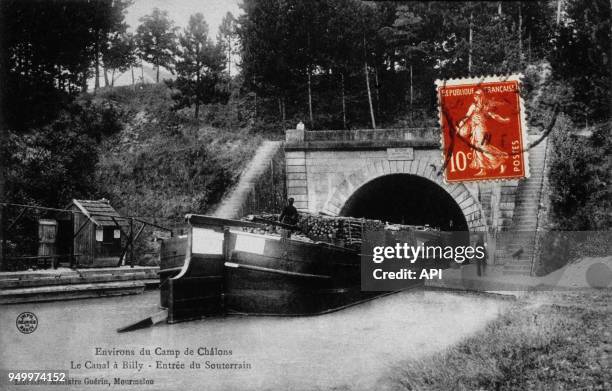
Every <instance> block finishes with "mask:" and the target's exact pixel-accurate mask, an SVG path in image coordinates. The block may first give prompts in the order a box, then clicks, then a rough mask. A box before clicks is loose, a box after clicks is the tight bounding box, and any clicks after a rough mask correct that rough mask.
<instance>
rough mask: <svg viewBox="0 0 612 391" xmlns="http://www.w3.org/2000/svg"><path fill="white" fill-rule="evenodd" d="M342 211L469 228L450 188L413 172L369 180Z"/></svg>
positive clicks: (446, 228)
mask: <svg viewBox="0 0 612 391" xmlns="http://www.w3.org/2000/svg"><path fill="white" fill-rule="evenodd" d="M340 215H341V216H351V217H364V218H370V219H377V220H382V221H388V222H389V223H397V224H407V225H426V224H428V225H429V226H431V227H437V228H440V229H441V230H443V231H467V230H468V224H467V221H466V219H465V216H464V215H463V212H462V211H461V208H460V207H459V205H457V203H456V202H455V200H454V199H453V198H452V197H451V195H450V194H448V193H447V192H446V190H444V189H443V188H442V187H440V186H439V185H438V184H436V183H434V182H432V181H430V180H429V179H426V178H423V177H419V176H416V175H409V174H392V175H385V176H382V177H379V178H376V179H374V180H372V181H370V182H368V183H366V184H365V185H363V186H361V187H360V188H359V189H357V191H355V193H353V195H351V197H349V199H348V200H347V201H346V203H345V205H344V207H343V208H342V209H341V211H340Z"/></svg>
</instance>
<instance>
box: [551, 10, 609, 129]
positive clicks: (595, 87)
mask: <svg viewBox="0 0 612 391" xmlns="http://www.w3.org/2000/svg"><path fill="white" fill-rule="evenodd" d="M611 6H612V5H611V4H610V2H609V0H597V1H590V2H587V3H583V2H579V1H569V2H568V4H567V8H566V13H567V18H565V20H563V21H562V22H561V24H560V26H559V30H558V33H557V37H556V45H555V47H554V49H553V52H552V61H551V65H552V67H553V74H554V75H555V77H556V78H557V79H558V80H562V81H564V82H566V83H567V82H569V84H570V85H571V87H572V88H573V90H574V98H575V101H576V102H575V104H574V105H573V107H568V108H566V110H568V111H569V114H571V115H572V116H573V118H574V119H575V120H576V121H578V120H580V122H582V123H584V124H589V123H590V124H593V123H594V122H598V121H603V120H607V119H609V118H610V112H611V109H610V107H611V100H610V82H611V80H610V76H611V75H610V74H611V66H610V63H611V61H612V58H611V54H610V39H611V37H610V11H611V10H610V8H611Z"/></svg>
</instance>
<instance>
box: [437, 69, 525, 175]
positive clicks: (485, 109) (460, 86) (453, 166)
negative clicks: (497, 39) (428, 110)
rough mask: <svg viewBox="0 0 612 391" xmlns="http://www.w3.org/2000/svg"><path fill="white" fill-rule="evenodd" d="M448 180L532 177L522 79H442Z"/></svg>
mask: <svg viewBox="0 0 612 391" xmlns="http://www.w3.org/2000/svg"><path fill="white" fill-rule="evenodd" d="M436 88H437V93H438V104H439V107H438V109H439V112H440V127H441V130H442V137H441V142H442V152H443V153H442V156H443V159H444V177H445V179H446V181H447V182H466V181H483V180H485V181H486V180H503V179H520V178H526V177H529V166H528V164H529V163H528V157H527V151H526V148H525V146H526V142H527V139H526V132H527V129H526V121H525V110H524V107H523V101H522V99H521V97H520V94H519V92H520V75H512V76H500V77H483V78H473V79H451V80H436Z"/></svg>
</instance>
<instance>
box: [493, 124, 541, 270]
mask: <svg viewBox="0 0 612 391" xmlns="http://www.w3.org/2000/svg"><path fill="white" fill-rule="evenodd" d="M538 137H539V136H530V137H529V142H530V143H533V142H534V141H535V140H537V139H538ZM547 143H548V139H545V140H543V141H542V142H541V143H540V144H538V145H537V146H535V147H533V148H531V149H530V150H529V171H530V174H531V175H530V177H529V178H527V179H523V180H520V181H519V184H518V187H517V189H516V194H515V207H514V214H513V216H512V224H511V226H510V229H509V230H508V231H506V232H500V233H499V234H498V239H497V240H498V242H497V250H496V256H497V257H499V258H498V259H501V260H502V262H503V264H504V273H505V274H521V275H529V274H531V272H532V266H533V261H534V255H535V254H534V253H535V247H536V232H537V228H538V225H539V221H538V213H539V210H540V202H541V197H542V189H543V181H544V177H545V160H546V149H547Z"/></svg>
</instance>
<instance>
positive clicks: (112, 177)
mask: <svg viewBox="0 0 612 391" xmlns="http://www.w3.org/2000/svg"><path fill="white" fill-rule="evenodd" d="M97 99H102V100H107V101H108V102H110V103H111V104H113V105H115V107H116V108H117V109H118V110H119V111H120V112H121V116H122V122H123V123H124V128H123V130H122V131H121V132H119V133H118V134H115V135H113V136H112V137H110V138H108V139H106V140H105V141H104V142H103V143H102V144H101V146H100V159H99V163H98V165H97V171H96V174H95V175H96V180H97V182H98V184H99V188H100V189H101V193H102V194H101V196H105V197H107V198H109V199H110V201H111V204H112V205H114V206H115V207H116V208H117V209H118V210H120V212H122V213H123V214H126V215H131V216H147V217H151V218H154V219H155V220H156V221H158V222H171V221H177V222H178V221H180V220H181V218H182V216H183V215H184V214H185V213H206V212H207V211H210V210H211V208H212V207H214V205H215V204H216V203H218V202H219V201H220V200H221V199H222V197H223V195H224V194H225V193H226V192H227V191H228V190H229V189H230V188H231V186H232V185H233V184H235V182H236V180H237V179H238V177H239V175H240V172H241V171H242V169H243V168H244V167H245V165H246V163H248V161H249V160H250V158H251V157H252V156H253V154H254V152H255V150H256V149H257V147H258V145H259V144H260V142H261V137H260V136H258V135H256V134H254V133H253V132H251V131H250V130H249V129H248V128H246V127H242V128H232V129H229V128H220V127H214V126H212V125H210V123H211V121H210V117H211V116H210V115H208V112H207V110H208V108H207V107H204V108H203V110H202V115H201V118H200V119H199V120H195V119H193V114H192V111H190V110H183V111H178V112H175V111H172V110H171V108H172V105H173V101H172V98H171V91H170V90H169V89H168V88H167V87H166V86H165V85H163V84H159V85H145V86H144V88H138V89H137V90H136V91H134V90H132V88H131V87H121V88H115V89H113V90H112V91H109V90H106V91H101V92H100V93H99V94H98V97H97ZM213 109H214V108H213Z"/></svg>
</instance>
